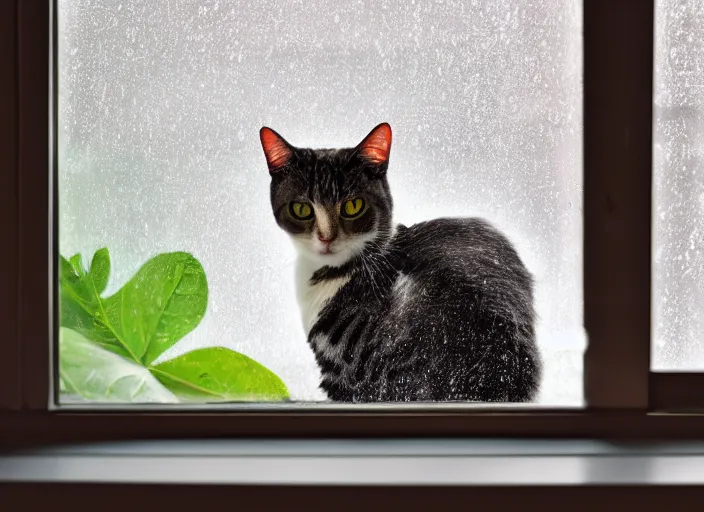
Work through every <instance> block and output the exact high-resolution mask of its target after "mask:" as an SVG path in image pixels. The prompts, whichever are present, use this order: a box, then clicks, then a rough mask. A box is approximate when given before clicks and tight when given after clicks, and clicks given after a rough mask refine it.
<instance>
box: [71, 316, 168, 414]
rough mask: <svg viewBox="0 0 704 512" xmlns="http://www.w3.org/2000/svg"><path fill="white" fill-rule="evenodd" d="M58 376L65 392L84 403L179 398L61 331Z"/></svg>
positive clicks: (138, 369) (142, 371)
mask: <svg viewBox="0 0 704 512" xmlns="http://www.w3.org/2000/svg"><path fill="white" fill-rule="evenodd" d="M59 374H60V377H61V380H62V381H63V382H64V385H65V388H66V390H67V391H70V392H74V393H77V394H79V395H80V396H82V397H83V398H85V399H87V400H95V401H100V402H127V403H154V402H158V403H173V402H178V398H177V397H176V396H175V395H174V394H173V393H171V392H170V391H169V390H168V389H166V388H165V387H164V386H163V385H162V384H160V383H159V381H158V380H157V379H155V378H154V376H153V375H152V374H151V373H150V372H149V370H147V369H146V368H144V367H143V366H140V365H138V364H135V363H134V362H132V361H129V360H127V359H125V358H123V357H120V356H118V355H116V354H114V353H112V352H108V351H107V350H103V349H102V348H100V347H99V346H98V345H97V344H95V343H93V342H91V341H89V340H88V339H86V338H85V337H84V336H82V335H81V334H79V333H77V332H75V331H72V330H70V329H66V328H64V327H62V328H61V329H60V331H59Z"/></svg>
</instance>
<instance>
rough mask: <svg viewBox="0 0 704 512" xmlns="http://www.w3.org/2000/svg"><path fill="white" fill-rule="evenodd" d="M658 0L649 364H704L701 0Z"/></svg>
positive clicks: (678, 367)
mask: <svg viewBox="0 0 704 512" xmlns="http://www.w3.org/2000/svg"><path fill="white" fill-rule="evenodd" d="M656 6H657V8H656V33H655V104H654V112H653V115H654V135H653V137H654V140H653V144H654V149H653V151H654V152H653V171H654V182H653V185H654V201H655V202H654V212H653V237H654V240H653V257H654V271H653V308H654V310H653V312H654V321H653V329H654V332H653V357H652V366H653V368H654V369H658V370H704V335H703V334H702V333H704V307H703V305H704V248H703V246H702V240H704V1H701V0H696V1H689V2H681V1H676V0H658V2H656Z"/></svg>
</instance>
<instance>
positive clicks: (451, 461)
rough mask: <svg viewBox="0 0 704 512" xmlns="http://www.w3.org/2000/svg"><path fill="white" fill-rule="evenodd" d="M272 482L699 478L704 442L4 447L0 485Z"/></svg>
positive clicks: (678, 481) (582, 482) (660, 481)
mask: <svg viewBox="0 0 704 512" xmlns="http://www.w3.org/2000/svg"><path fill="white" fill-rule="evenodd" d="M20 482H29V483H96V484H98V483H101V484H106V483H111V484H112V483H115V484H178V485H182V484H196V485H200V484H210V485H237V486H246V485H272V486H281V485H285V486H515V485H522V486H555V485H558V486H604V485H628V486H632V485H651V486H672V485H704V443H701V442H692V443H657V444H638V445H636V444H613V443H608V442H602V441H582V440H559V441H558V440H554V441H540V440H358V441H351V440H350V441H332V440H330V441H276V440H267V441H264V440H262V441H224V440H223V441H219V440H210V441H152V442H121V443H100V444H91V445H73V446H71V445H68V446H62V447H54V448H44V449H36V450H31V451H24V452H15V453H6V454H5V455H0V483H20Z"/></svg>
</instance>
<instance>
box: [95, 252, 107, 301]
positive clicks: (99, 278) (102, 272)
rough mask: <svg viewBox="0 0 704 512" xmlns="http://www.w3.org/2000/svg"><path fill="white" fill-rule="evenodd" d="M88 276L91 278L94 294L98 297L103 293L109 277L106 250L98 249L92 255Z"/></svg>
mask: <svg viewBox="0 0 704 512" xmlns="http://www.w3.org/2000/svg"><path fill="white" fill-rule="evenodd" d="M90 276H91V277H92V278H93V284H94V285H95V292H96V294H98V295H100V294H101V293H103V292H104V291H105V287H106V286H107V285H108V278H109V277H110V253H109V252H108V250H107V249H106V248H103V249H100V250H99V251H97V252H96V253H95V254H94V255H93V260H92V261H91V263H90Z"/></svg>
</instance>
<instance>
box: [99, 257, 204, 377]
mask: <svg viewBox="0 0 704 512" xmlns="http://www.w3.org/2000/svg"><path fill="white" fill-rule="evenodd" d="M207 304H208V283H207V280H206V277H205V271H204V270H203V267H202V266H201V264H200V263H199V262H198V260H196V259H195V258H194V257H193V256H191V255H190V254H188V253H185V252H173V253H166V254H160V255H158V256H156V257H154V258H152V259H151V260H149V261H147V263H145V264H144V265H143V266H142V268H140V269H139V271H138V272H137V274H135V276H134V277H133V278H132V279H130V281H129V282H128V283H127V284H126V285H125V286H123V287H122V288H121V289H120V290H119V291H118V292H117V293H116V294H115V295H113V296H111V297H109V298H107V299H105V300H104V301H102V302H101V303H100V307H101V310H100V311H99V312H98V314H99V317H100V318H101V319H102V320H103V321H104V322H105V324H106V325H107V326H108V327H109V328H110V329H111V330H112V331H113V332H114V333H115V335H116V337H117V338H118V339H119V340H120V342H121V344H122V345H123V346H124V348H126V349H127V350H128V351H129V352H130V353H131V354H132V355H133V356H134V357H135V359H136V360H138V361H141V362H142V363H143V364H144V365H149V364H151V363H152V362H153V361H154V360H155V359H156V358H157V357H159V356H160V355H161V354H162V353H163V352H164V351H165V350H167V349H168V348H169V347H171V346H172V345H173V344H174V343H176V342H177V341H178V340H180V339H181V338H183V337H184V336H185V335H186V334H188V333H189V332H191V331H192V330H193V329H194V328H195V327H196V326H197V325H198V324H199V323H200V321H201V319H202V318H203V315H204V314H205V309H206V307H207Z"/></svg>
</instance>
